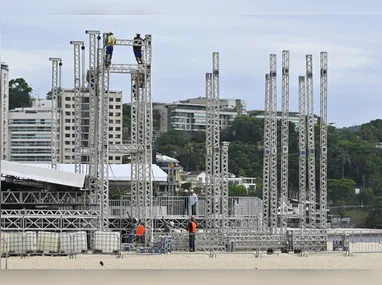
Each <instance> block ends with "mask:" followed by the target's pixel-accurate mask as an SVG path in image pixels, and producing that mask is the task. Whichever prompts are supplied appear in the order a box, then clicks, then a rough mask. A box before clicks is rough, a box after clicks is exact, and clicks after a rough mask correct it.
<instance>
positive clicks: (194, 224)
mask: <svg viewBox="0 0 382 285" xmlns="http://www.w3.org/2000/svg"><path fill="white" fill-rule="evenodd" d="M188 232H189V233H196V223H195V222H191V231H190V229H188Z"/></svg>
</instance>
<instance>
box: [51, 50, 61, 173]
mask: <svg viewBox="0 0 382 285" xmlns="http://www.w3.org/2000/svg"><path fill="white" fill-rule="evenodd" d="M49 60H50V61H51V62H52V90H51V93H52V131H51V134H52V138H51V143H52V162H51V168H52V169H57V163H58V160H59V158H58V151H59V143H58V142H59V135H58V121H59V112H58V110H59V100H60V101H61V100H62V96H61V95H62V89H61V66H62V61H61V58H49Z"/></svg>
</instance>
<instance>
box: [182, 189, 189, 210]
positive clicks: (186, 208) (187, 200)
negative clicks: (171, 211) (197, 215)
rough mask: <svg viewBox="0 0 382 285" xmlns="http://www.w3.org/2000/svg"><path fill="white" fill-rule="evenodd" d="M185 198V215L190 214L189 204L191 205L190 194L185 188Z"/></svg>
mask: <svg viewBox="0 0 382 285" xmlns="http://www.w3.org/2000/svg"><path fill="white" fill-rule="evenodd" d="M183 199H184V212H183V213H184V215H186V216H188V212H189V211H188V205H189V200H190V196H189V194H188V190H187V189H186V190H184V194H183Z"/></svg>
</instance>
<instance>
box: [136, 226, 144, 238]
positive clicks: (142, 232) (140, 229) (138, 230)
mask: <svg viewBox="0 0 382 285" xmlns="http://www.w3.org/2000/svg"><path fill="white" fill-rule="evenodd" d="M144 233H145V227H144V226H142V225H139V226H138V227H137V232H136V233H135V234H136V235H137V237H141V236H143V234H144Z"/></svg>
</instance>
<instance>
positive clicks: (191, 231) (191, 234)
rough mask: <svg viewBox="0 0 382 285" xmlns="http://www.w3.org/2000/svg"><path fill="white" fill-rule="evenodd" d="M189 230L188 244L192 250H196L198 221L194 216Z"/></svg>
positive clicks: (189, 224)
mask: <svg viewBox="0 0 382 285" xmlns="http://www.w3.org/2000/svg"><path fill="white" fill-rule="evenodd" d="M187 231H188V245H189V248H190V252H195V235H196V222H195V219H194V217H191V218H190V222H189V223H188V227H187Z"/></svg>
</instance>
